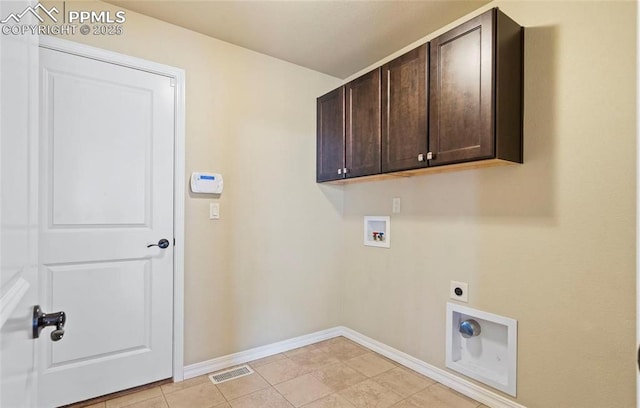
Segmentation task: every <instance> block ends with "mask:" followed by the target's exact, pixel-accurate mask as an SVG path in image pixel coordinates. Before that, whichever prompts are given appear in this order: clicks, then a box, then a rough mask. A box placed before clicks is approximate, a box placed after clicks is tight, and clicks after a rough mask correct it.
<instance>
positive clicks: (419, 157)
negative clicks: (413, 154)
mask: <svg viewBox="0 0 640 408" xmlns="http://www.w3.org/2000/svg"><path fill="white" fill-rule="evenodd" d="M418 161H419V162H423V161H424V154H422V153H420V154H419V155H418Z"/></svg>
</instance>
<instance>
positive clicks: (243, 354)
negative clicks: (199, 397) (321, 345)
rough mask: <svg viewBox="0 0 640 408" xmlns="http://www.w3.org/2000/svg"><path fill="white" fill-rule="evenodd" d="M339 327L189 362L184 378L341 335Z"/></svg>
mask: <svg viewBox="0 0 640 408" xmlns="http://www.w3.org/2000/svg"><path fill="white" fill-rule="evenodd" d="M341 329H342V328H341V327H334V328H332V329H327V330H322V331H319V332H315V333H311V334H307V335H304V336H300V337H294V338H293V339H289V340H283V341H279V342H277V343H272V344H267V345H266V346H260V347H256V348H252V349H249V350H245V351H240V352H238V353H234V354H229V355H226V356H222V357H218V358H214V359H212V360H207V361H203V362H201V363H196V364H191V365H188V366H186V367H185V368H184V379H185V380H188V379H189V378H193V377H197V376H199V375H204V374H209V373H212V372H214V371H218V370H222V369H225V368H229V367H233V366H235V365H238V364H244V363H247V362H249V361H253V360H257V359H259V358H264V357H269V356H272V355H274V354H278V353H283V352H285V351H289V350H293V349H295V348H298V347H304V346H308V345H309V344H313V343H317V342H319V341H323V340H327V339H331V338H334V337H338V336H342V332H341Z"/></svg>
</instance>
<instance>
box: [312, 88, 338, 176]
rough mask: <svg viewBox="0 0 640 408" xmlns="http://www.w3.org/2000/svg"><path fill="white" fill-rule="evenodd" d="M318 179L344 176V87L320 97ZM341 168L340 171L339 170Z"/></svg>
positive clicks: (318, 107)
mask: <svg viewBox="0 0 640 408" xmlns="http://www.w3.org/2000/svg"><path fill="white" fill-rule="evenodd" d="M317 115H318V117H317V123H318V124H317V127H318V128H317V135H316V136H317V146H316V149H317V151H316V154H317V158H316V166H317V168H316V181H318V182H320V181H330V180H338V179H342V178H344V175H343V172H342V169H343V168H344V166H345V164H344V87H340V88H338V89H336V90H333V91H331V92H329V93H328V94H326V95H323V96H321V97H319V98H318V102H317ZM338 170H340V171H338Z"/></svg>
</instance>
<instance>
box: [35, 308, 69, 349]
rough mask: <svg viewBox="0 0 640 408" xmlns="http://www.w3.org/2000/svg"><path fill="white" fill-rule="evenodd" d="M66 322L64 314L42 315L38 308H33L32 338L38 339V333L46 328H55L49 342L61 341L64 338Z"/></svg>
mask: <svg viewBox="0 0 640 408" xmlns="http://www.w3.org/2000/svg"><path fill="white" fill-rule="evenodd" d="M66 322H67V314H66V313H65V312H56V313H43V312H42V310H41V309H40V306H39V305H38V306H34V307H33V338H34V339H37V338H38V337H40V332H41V331H42V329H43V328H45V327H47V326H55V330H53V331H52V332H51V340H53V341H58V340H62V337H63V336H64V324H65V323H66Z"/></svg>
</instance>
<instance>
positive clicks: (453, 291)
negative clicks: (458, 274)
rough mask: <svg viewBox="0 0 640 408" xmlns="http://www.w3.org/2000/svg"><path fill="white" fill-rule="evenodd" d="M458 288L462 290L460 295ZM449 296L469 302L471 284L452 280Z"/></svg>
mask: <svg viewBox="0 0 640 408" xmlns="http://www.w3.org/2000/svg"><path fill="white" fill-rule="evenodd" d="M456 289H459V290H461V291H462V293H461V294H459V295H458V294H457V293H456ZM458 292H459V291H458ZM449 297H450V298H451V299H454V300H457V301H460V302H465V303H466V302H469V285H468V284H467V283H465V282H457V281H451V287H450V289H449Z"/></svg>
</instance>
